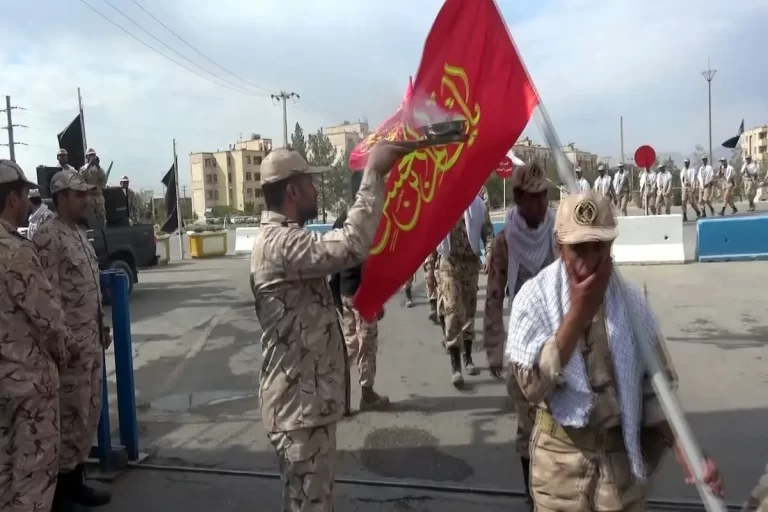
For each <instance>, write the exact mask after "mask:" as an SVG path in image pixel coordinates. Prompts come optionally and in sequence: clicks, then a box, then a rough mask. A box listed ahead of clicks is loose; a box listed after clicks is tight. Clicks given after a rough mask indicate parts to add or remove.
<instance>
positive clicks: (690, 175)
mask: <svg viewBox="0 0 768 512" xmlns="http://www.w3.org/2000/svg"><path fill="white" fill-rule="evenodd" d="M690 163H691V161H690V160H688V159H687V158H686V159H685V160H684V161H683V169H682V170H681V171H680V184H681V185H682V187H683V190H682V200H683V204H682V210H683V220H684V221H686V220H688V205H691V208H693V211H694V212H696V218H698V217H699V216H700V215H701V212H700V211H699V193H698V190H699V178H698V171H697V170H696V169H695V168H693V167H690V166H689V164H690Z"/></svg>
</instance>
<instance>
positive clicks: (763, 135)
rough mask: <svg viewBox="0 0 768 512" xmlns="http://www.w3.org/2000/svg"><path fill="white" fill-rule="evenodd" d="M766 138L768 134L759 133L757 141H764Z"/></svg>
mask: <svg viewBox="0 0 768 512" xmlns="http://www.w3.org/2000/svg"><path fill="white" fill-rule="evenodd" d="M766 137H768V132H760V134H759V135H758V136H757V138H758V139H764V138H766Z"/></svg>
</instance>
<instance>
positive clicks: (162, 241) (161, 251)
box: [156, 235, 171, 265]
mask: <svg viewBox="0 0 768 512" xmlns="http://www.w3.org/2000/svg"><path fill="white" fill-rule="evenodd" d="M156 247H157V253H156V254H157V264H158V265H167V264H168V262H169V261H170V259H171V236H170V235H160V236H158V237H157V244H156Z"/></svg>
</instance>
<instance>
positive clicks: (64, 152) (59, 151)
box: [56, 148, 69, 156]
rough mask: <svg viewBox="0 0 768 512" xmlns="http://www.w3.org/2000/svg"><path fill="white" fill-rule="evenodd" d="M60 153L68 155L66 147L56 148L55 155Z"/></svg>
mask: <svg viewBox="0 0 768 512" xmlns="http://www.w3.org/2000/svg"><path fill="white" fill-rule="evenodd" d="M61 155H69V153H68V152H67V150H66V149H64V148H61V149H60V150H58V151H57V152H56V156H61Z"/></svg>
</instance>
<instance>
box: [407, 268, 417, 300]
mask: <svg viewBox="0 0 768 512" xmlns="http://www.w3.org/2000/svg"><path fill="white" fill-rule="evenodd" d="M415 281H416V273H415V272H414V273H413V274H411V277H409V278H408V280H407V281H406V282H405V307H407V308H412V307H413V283H414V282H415Z"/></svg>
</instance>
